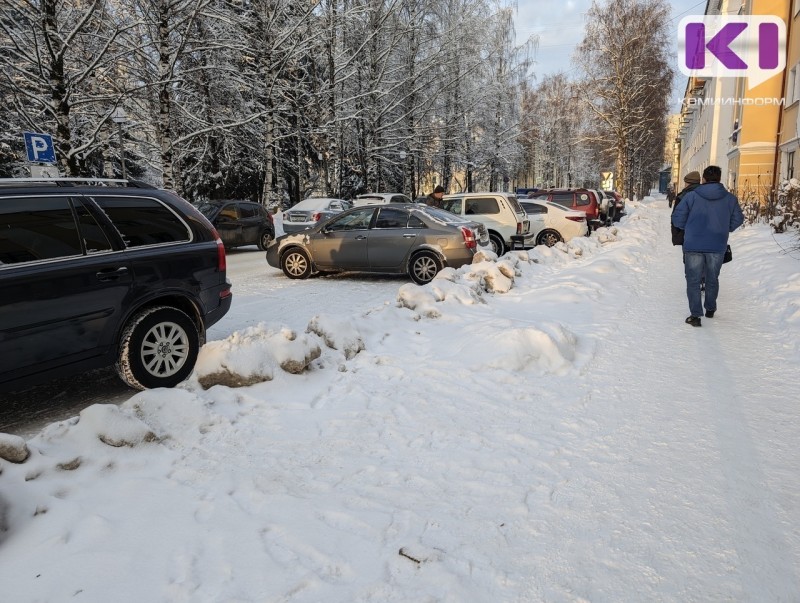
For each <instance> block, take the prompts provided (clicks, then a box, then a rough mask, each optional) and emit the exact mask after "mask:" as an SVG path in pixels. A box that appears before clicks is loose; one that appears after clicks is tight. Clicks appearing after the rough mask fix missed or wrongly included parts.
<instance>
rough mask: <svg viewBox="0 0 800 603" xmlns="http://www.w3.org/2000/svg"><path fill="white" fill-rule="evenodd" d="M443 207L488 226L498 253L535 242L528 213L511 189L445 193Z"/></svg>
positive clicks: (495, 250) (494, 248) (491, 239)
mask: <svg viewBox="0 0 800 603" xmlns="http://www.w3.org/2000/svg"><path fill="white" fill-rule="evenodd" d="M442 209H446V210H447V211H449V212H451V213H454V214H456V215H457V216H462V217H464V218H466V219H468V220H475V221H476V222H480V223H482V224H483V225H484V226H486V230H487V231H488V232H489V240H490V242H491V245H492V249H493V250H494V252H495V253H497V255H503V254H504V253H505V252H506V251H508V250H509V249H514V248H524V247H525V246H526V245H527V246H530V245H532V240H531V233H530V224H529V222H528V217H527V216H526V215H525V210H524V209H522V206H521V205H520V204H519V201H518V200H517V197H516V196H515V195H513V194H511V193H457V194H453V195H445V196H444V198H443V200H442Z"/></svg>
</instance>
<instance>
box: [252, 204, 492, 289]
mask: <svg viewBox="0 0 800 603" xmlns="http://www.w3.org/2000/svg"><path fill="white" fill-rule="evenodd" d="M488 245H489V236H488V234H487V232H486V228H485V227H484V226H483V225H482V224H479V223H477V222H471V221H469V220H465V219H464V218H460V217H458V216H454V215H453V214H451V213H448V212H446V211H443V210H440V209H437V208H434V207H428V206H427V205H418V204H414V203H408V204H395V203H392V204H389V205H380V206H372V205H368V206H365V207H355V208H353V209H350V210H348V211H345V212H342V213H341V214H339V215H337V216H334V217H333V218H330V219H329V220H328V221H326V222H324V223H322V224H319V225H317V226H315V227H314V228H312V229H310V230H304V231H303V232H298V233H294V234H287V235H284V236H282V237H279V238H278V239H277V240H276V241H275V242H274V243H273V244H272V245H270V246H269V248H268V249H267V263H269V265H270V266H273V267H275V268H280V269H281V270H283V273H284V274H285V275H286V276H287V277H289V278H291V279H301V278H308V277H309V276H311V275H312V274H313V273H319V272H344V271H354V272H377V273H388V274H392V273H395V274H408V275H409V276H410V277H411V279H412V280H413V281H414V282H415V283H417V284H420V285H421V284H424V283H427V282H430V281H431V280H432V279H433V277H434V276H436V274H437V273H438V272H439V271H440V270H441V269H442V268H444V267H445V266H452V267H453V268H458V267H459V266H462V265H463V264H468V263H470V262H472V257H473V256H474V254H475V252H476V250H477V249H478V248H479V247H486V248H488Z"/></svg>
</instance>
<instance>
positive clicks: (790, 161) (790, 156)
mask: <svg viewBox="0 0 800 603" xmlns="http://www.w3.org/2000/svg"><path fill="white" fill-rule="evenodd" d="M786 178H787V179H791V178H794V151H789V152H788V153H787V154H786Z"/></svg>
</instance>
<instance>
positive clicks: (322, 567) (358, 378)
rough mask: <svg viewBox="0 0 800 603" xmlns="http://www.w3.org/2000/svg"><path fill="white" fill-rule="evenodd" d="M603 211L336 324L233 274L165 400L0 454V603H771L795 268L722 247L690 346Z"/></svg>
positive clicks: (111, 410) (400, 284)
mask: <svg viewBox="0 0 800 603" xmlns="http://www.w3.org/2000/svg"><path fill="white" fill-rule="evenodd" d="M627 211H628V213H627V215H626V216H625V217H623V219H622V220H621V222H620V223H619V224H618V225H615V226H614V227H612V228H602V229H599V230H598V231H596V232H594V233H593V234H592V235H591V237H579V238H577V239H573V240H572V241H570V242H569V243H568V244H566V245H565V244H559V245H557V246H556V247H553V248H546V247H537V248H535V249H533V250H529V251H512V252H509V253H508V254H506V255H505V256H503V257H502V258H499V259H498V258H497V257H496V256H493V254H491V253H488V254H482V255H481V256H478V257H476V261H475V262H474V263H473V264H471V265H468V266H464V267H462V268H460V269H458V270H452V269H446V270H445V271H443V272H442V273H441V274H440V275H439V276H438V277H437V278H436V279H435V280H434V281H433V282H432V283H430V284H428V285H425V286H422V287H419V286H417V285H414V284H412V283H410V282H405V281H403V280H401V279H385V280H383V281H380V282H379V283H378V282H376V281H374V280H370V279H366V278H364V279H360V278H356V279H353V280H354V281H355V283H356V284H358V283H363V292H364V293H363V295H353V294H352V289H350V288H348V287H346V286H344V284H343V283H342V282H340V279H337V278H333V277H322V278H312V279H308V280H305V281H290V280H289V279H287V278H286V277H284V276H283V275H282V274H281V273H280V272H279V271H277V270H275V269H272V268H270V267H268V266H267V265H266V263H265V261H264V259H263V253H260V252H256V251H253V252H252V253H246V252H243V251H242V252H237V253H236V254H232V255H231V257H230V258H229V276H230V278H231V280H232V281H233V285H234V304H233V307H232V309H231V311H230V313H229V314H228V315H227V316H226V317H225V318H224V319H223V320H222V321H220V322H219V323H217V324H216V325H214V327H213V328H212V330H211V331H210V333H209V337H210V340H209V343H208V344H207V345H206V346H204V347H203V349H202V351H201V357H200V360H199V362H198V365H197V370H196V372H195V374H194V375H193V376H192V377H191V378H190V380H189V381H187V382H186V383H184V384H183V385H181V386H180V387H178V388H175V389H172V390H152V391H146V392H141V393H137V394H135V395H133V396H132V397H131V398H130V399H129V400H128V401H126V402H124V403H122V404H121V405H120V406H117V405H108V404H94V405H91V406H89V407H87V408H85V409H84V410H82V411H81V412H80V414H79V415H77V416H75V417H73V418H70V419H67V420H64V421H58V422H54V423H52V424H50V425H48V426H46V427H44V428H43V429H42V430H41V431H39V432H38V433H35V434H32V435H30V436H26V437H24V438H23V437H20V436H14V435H9V434H4V435H0V451H2V454H3V455H5V456H6V457H7V458H10V457H13V456H15V455H19V458H17V459H16V460H17V461H18V462H9V461H7V460H0V584H1V585H2V596H0V598H2V600H4V601H14V602H15V603H26V602H34V601H37V602H39V601H48V602H58V601H67V600H69V601H82V602H97V603H101V602H102V603H107V602H108V601H114V602H115V603H125V602H136V603H140V602H142V601H169V602H170V603H175V602H178V603H179V602H184V601H185V602H206V601H220V602H222V601H224V602H258V603H264V602H278V601H280V602H292V603H305V602H309V603H310V602H317V601H325V602H342V603H344V602H347V603H352V602H381V603H385V602H406V601H430V602H433V601H437V602H459V603H460V602H464V601H469V602H471V603H472V602H476V603H481V602H486V603H497V602H526V603H531V602H537V601H548V602H555V603H558V602H574V601H593V602H596V603H602V602H612V601H614V602H616V601H661V602H673V601H674V602H685V601H794V600H797V596H798V593H800V474H799V473H798V471H797V467H799V466H800V447H798V446H797V442H798V441H800V407H798V405H797V391H796V387H795V386H793V385H792V384H793V383H794V382H795V381H796V369H797V366H800V336H798V335H800V302H798V299H800V297H799V296H798V293H800V252H798V251H792V248H794V247H797V246H798V239H797V237H796V236H794V235H773V234H772V232H771V230H770V228H769V227H768V226H766V225H757V226H749V227H745V228H742V229H740V230H738V231H736V232H735V233H733V235H732V236H731V245H732V247H733V256H734V259H733V262H732V263H730V264H726V265H725V266H724V267H723V270H722V275H721V293H720V297H719V302H718V303H719V305H718V309H717V313H716V316H715V317H714V318H713V319H706V318H703V319H702V321H703V323H702V326H701V327H700V328H693V327H690V326H688V325H686V324H684V322H683V321H684V318H685V317H686V316H687V314H688V307H687V302H686V299H685V284H684V279H683V274H682V264H681V255H680V248H677V247H673V246H672V245H671V242H670V230H669V217H670V214H669V209H668V207H667V204H666V201H665V199H664V198H663V197H658V198H651V197H646V198H645V199H644V200H643V201H641V202H631V203H629V204H628V207H627ZM357 286H358V285H357ZM294 291H301V292H302V293H303V296H304V297H303V298H302V299H304V300H305V302H304V303H297V302H295V303H294V304H293V305H291V306H287V305H286V300H287V299H290V297H291V292H294ZM320 308H322V311H320V310H319V309H320ZM303 367H305V368H303ZM298 371H299V372H298ZM236 379H239V380H247V381H249V382H250V383H251V384H250V385H247V386H242V387H229V386H227V385H223V384H222V383H223V382H227V383H231V382H233V381H234V380H236ZM201 383H203V384H205V386H206V387H207V388H208V389H204V387H202V386H201ZM25 457H27V458H25ZM23 458H25V460H24V461H22V459H23ZM19 461H22V462H19Z"/></svg>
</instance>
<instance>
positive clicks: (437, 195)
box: [425, 184, 444, 207]
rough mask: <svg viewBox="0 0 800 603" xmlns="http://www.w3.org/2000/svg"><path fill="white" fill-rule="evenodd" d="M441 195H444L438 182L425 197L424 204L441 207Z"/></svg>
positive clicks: (442, 188)
mask: <svg viewBox="0 0 800 603" xmlns="http://www.w3.org/2000/svg"><path fill="white" fill-rule="evenodd" d="M442 197H444V187H443V186H442V185H441V184H439V185H437V186H436V188H435V189H433V192H432V193H431V194H430V195H428V196H427V197H425V204H426V205H430V206H431V207H442Z"/></svg>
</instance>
